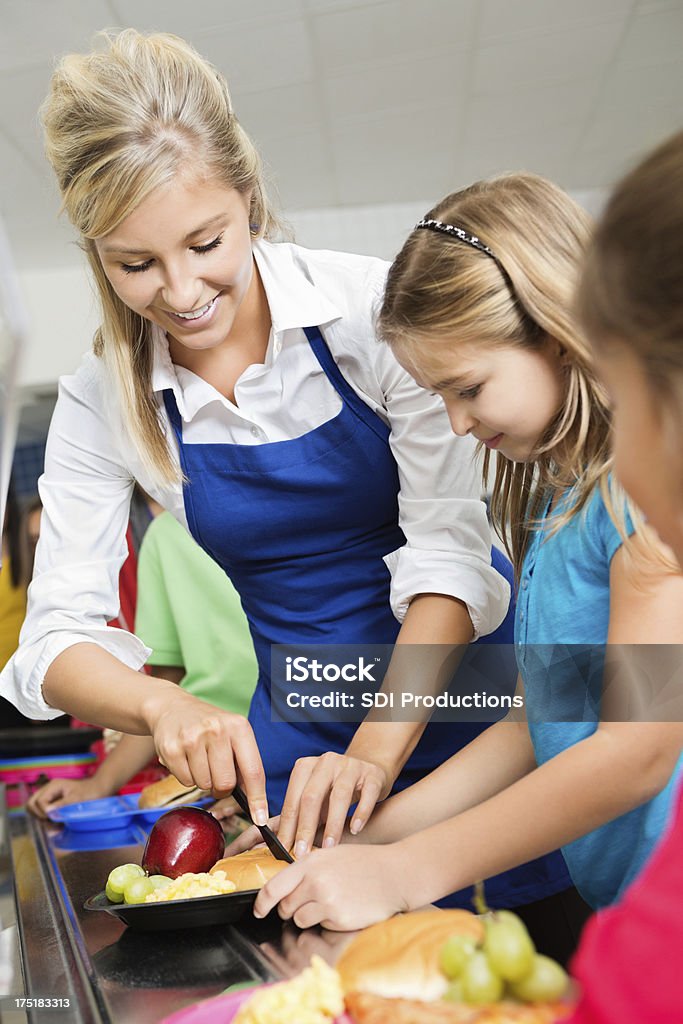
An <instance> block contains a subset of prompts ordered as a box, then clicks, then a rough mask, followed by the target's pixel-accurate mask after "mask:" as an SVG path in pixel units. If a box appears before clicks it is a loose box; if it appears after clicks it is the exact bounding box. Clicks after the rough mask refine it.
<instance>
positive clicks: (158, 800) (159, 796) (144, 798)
mask: <svg viewBox="0 0 683 1024" xmlns="http://www.w3.org/2000/svg"><path fill="white" fill-rule="evenodd" d="M204 795H205V794H204V793H203V792H201V791H200V790H198V789H197V787H196V786H195V785H192V786H184V785H183V783H182V782H179V781H178V779H176V777H175V775H167V776H166V778H165V779H159V781H158V782H152V783H151V784H150V785H149V786H145V788H144V789H143V790H141V792H140V798H139V800H138V807H139V808H140V809H141V810H144V809H146V808H148V807H161V806H165V805H166V804H167V803H168V802H169V800H173V802H174V803H176V802H177V803H182V802H183V801H182V798H183V797H184V796H186V797H187V798H188V801H189V802H190V803H194V801H195V800H199V799H201V797H202V796H204Z"/></svg>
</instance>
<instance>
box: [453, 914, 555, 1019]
mask: <svg viewBox="0 0 683 1024" xmlns="http://www.w3.org/2000/svg"><path fill="white" fill-rule="evenodd" d="M484 929H485V930H484V938H483V941H482V942H480V943H477V942H475V940H474V939H472V938H470V937H469V936H466V935H452V936H451V937H450V939H448V940H447V942H446V943H445V945H444V946H443V948H442V950H441V956H440V965H441V970H442V971H443V972H444V974H445V975H446V977H447V978H448V979H449V986H448V989H447V991H446V994H445V995H444V999H448V1000H451V1001H453V1002H461V1003H470V1004H472V1005H480V1004H483V1003H497V1002H498V1001H499V1000H500V999H503V998H506V997H507V998H513V999H517V1000H520V1001H521V1002H525V1003H542V1002H554V1001H555V1000H557V999H561V997H562V996H563V995H564V994H565V992H566V991H567V986H568V984H569V979H568V977H567V974H566V973H565V971H564V970H563V969H562V967H560V965H559V964H558V963H556V962H555V961H554V960H551V959H550V957H547V956H541V955H540V954H539V953H537V952H536V948H535V946H534V944H533V942H532V941H531V937H530V935H529V933H528V931H527V930H526V927H525V925H524V922H523V921H521V920H520V918H519V917H517V915H516V914H513V913H511V912H510V911H509V910H498V911H494V912H489V913H488V914H487V915H486V917H485V918H484Z"/></svg>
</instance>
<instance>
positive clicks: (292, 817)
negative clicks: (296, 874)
mask: <svg viewBox="0 0 683 1024" xmlns="http://www.w3.org/2000/svg"><path fill="white" fill-rule="evenodd" d="M392 781H393V780H392V779H390V778H389V775H388V773H387V772H386V771H385V769H384V768H382V767H380V766H379V765H376V764H373V763H372V762H371V761H361V760H359V759H358V758H356V757H350V756H349V755H348V754H335V753H332V752H331V751H328V753H326V754H322V755H321V756H320V757H300V758H299V760H298V761H297V762H296V764H295V765H294V768H293V769H292V774H291V775H290V777H289V784H288V786H287V792H286V794H285V800H284V803H283V805H282V811H281V814H280V830H279V832H278V838H279V839H280V841H281V842H282V843H283V845H284V846H286V848H287V849H288V850H291V849H292V847H294V856H295V857H297V858H299V857H302V856H304V854H306V853H308V852H309V850H310V849H311V848H312V846H313V842H314V839H315V836H316V833H317V832H318V827H319V825H320V824H321V823H322V822H323V821H325V827H324V828H323V830H322V846H323V847H329V846H336V845H337V843H338V842H339V841H340V839H341V836H342V832H343V831H344V823H345V822H346V817H347V815H348V813H349V807H350V806H351V805H352V804H353V803H355V802H356V801H358V806H357V807H356V810H355V812H354V815H353V820H352V821H351V826H350V830H351V833H352V834H353V835H357V834H358V833H359V832H360V831H361V829H362V828H363V826H364V825H365V824H366V822H367V820H368V818H369V817H370V815H371V814H372V812H373V810H374V809H375V804H376V803H377V801H378V800H383V799H384V798H385V797H386V796H388V795H389V792H390V790H391V785H392ZM295 839H296V842H295Z"/></svg>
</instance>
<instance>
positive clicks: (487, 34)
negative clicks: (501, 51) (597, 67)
mask: <svg viewBox="0 0 683 1024" xmlns="http://www.w3.org/2000/svg"><path fill="white" fill-rule="evenodd" d="M635 6H636V0H598V2H597V3H596V0H513V2H511V0H481V4H480V15H479V18H480V20H479V40H480V42H481V43H486V42H487V41H492V40H497V39H498V38H499V37H501V36H503V37H505V39H506V40H507V41H508V42H509V41H510V40H511V39H513V38H514V37H515V35H517V34H518V33H520V32H526V31H529V30H532V31H538V30H539V29H540V30H542V29H552V30H555V29H558V28H559V27H560V26H566V25H575V24H577V23H581V24H584V25H585V24H591V23H593V24H594V23H595V22H599V21H603V20H613V19H614V18H619V19H622V20H624V19H626V18H627V17H628V16H629V15H630V14H631V12H632V11H633V9H634V8H635Z"/></svg>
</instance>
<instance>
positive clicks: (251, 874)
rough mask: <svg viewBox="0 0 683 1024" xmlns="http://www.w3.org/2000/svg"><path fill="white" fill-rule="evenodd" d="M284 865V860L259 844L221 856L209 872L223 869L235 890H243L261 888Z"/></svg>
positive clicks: (285, 865) (284, 866)
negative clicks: (240, 851) (229, 855)
mask: <svg viewBox="0 0 683 1024" xmlns="http://www.w3.org/2000/svg"><path fill="white" fill-rule="evenodd" d="M286 867H287V864H286V862H285V861H283V860H276V859H275V857H273V855H272V853H271V852H270V850H268V849H266V848H265V847H261V846H259V847H256V848H255V849H253V850H245V851H244V853H237V854H235V856H234V857H223V859H222V860H219V861H218V862H217V863H216V864H214V866H213V867H212V868H211V870H210V872H209V874H213V873H214V871H224V872H225V874H226V876H227V877H228V878H229V879H230V881H231V882H234V883H235V885H236V887H237V890H236V891H237V892H243V891H245V890H247V889H261V888H262V887H263V886H264V885H265V884H266V882H267V881H268V880H269V879H270V878H272V877H273V875H277V873H278V872H279V871H282V869H283V868H286Z"/></svg>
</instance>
